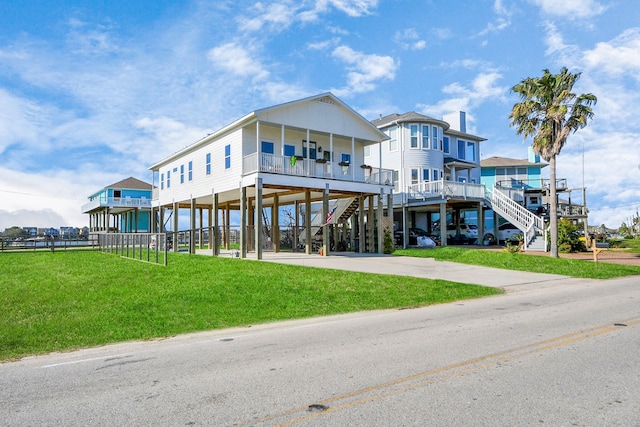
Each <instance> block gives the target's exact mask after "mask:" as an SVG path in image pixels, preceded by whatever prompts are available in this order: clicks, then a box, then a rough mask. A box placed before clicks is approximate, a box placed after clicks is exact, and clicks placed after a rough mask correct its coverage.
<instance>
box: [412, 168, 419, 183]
mask: <svg viewBox="0 0 640 427" xmlns="http://www.w3.org/2000/svg"><path fill="white" fill-rule="evenodd" d="M417 183H418V169H411V184H412V185H413V184H417Z"/></svg>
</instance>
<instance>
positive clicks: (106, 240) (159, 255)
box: [98, 233, 172, 265]
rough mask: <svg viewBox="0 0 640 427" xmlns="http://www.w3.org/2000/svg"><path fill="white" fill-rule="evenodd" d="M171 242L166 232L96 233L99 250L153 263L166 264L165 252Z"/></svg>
mask: <svg viewBox="0 0 640 427" xmlns="http://www.w3.org/2000/svg"><path fill="white" fill-rule="evenodd" d="M171 246H172V242H171V240H167V234H166V233H105V234H98V247H99V249H100V251H101V252H104V253H112V254H117V255H120V256H121V257H124V258H130V259H135V260H138V261H144V262H150V263H153V264H160V265H167V252H168V251H169V249H171Z"/></svg>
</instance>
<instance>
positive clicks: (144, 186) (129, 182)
mask: <svg viewBox="0 0 640 427" xmlns="http://www.w3.org/2000/svg"><path fill="white" fill-rule="evenodd" d="M105 188H126V189H128V190H151V189H152V188H153V186H152V185H151V184H148V183H146V182H144V181H140V180H139V179H136V178H134V177H132V176H130V177H129V178H125V179H123V180H122V181H118V182H116V183H115V184H111V185H107V186H106V187H105Z"/></svg>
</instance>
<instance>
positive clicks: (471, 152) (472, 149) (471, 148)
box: [466, 141, 476, 162]
mask: <svg viewBox="0 0 640 427" xmlns="http://www.w3.org/2000/svg"><path fill="white" fill-rule="evenodd" d="M466 158H467V160H468V161H470V162H475V161H476V144H475V143H474V142H472V141H467V157H466Z"/></svg>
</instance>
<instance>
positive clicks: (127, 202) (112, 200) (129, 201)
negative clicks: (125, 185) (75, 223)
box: [82, 197, 151, 213]
mask: <svg viewBox="0 0 640 427" xmlns="http://www.w3.org/2000/svg"><path fill="white" fill-rule="evenodd" d="M102 207H104V208H138V209H141V208H149V209H151V199H147V198H145V197H141V198H139V199H138V198H131V197H108V198H102V197H101V198H96V199H94V200H91V201H90V202H88V203H85V204H84V205H82V212H83V213H87V212H91V211H92V210H95V209H97V208H102Z"/></svg>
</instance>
